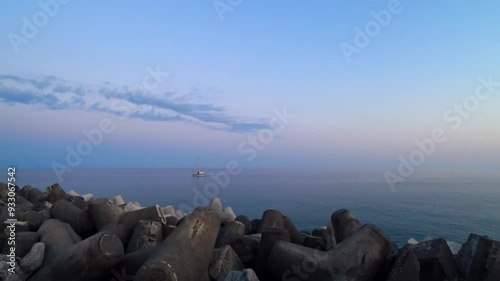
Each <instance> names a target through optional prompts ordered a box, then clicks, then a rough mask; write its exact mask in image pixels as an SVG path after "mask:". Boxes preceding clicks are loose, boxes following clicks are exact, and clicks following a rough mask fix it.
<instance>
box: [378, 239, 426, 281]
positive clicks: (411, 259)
mask: <svg viewBox="0 0 500 281" xmlns="http://www.w3.org/2000/svg"><path fill="white" fill-rule="evenodd" d="M386 280H387V281H420V263H419V262H418V260H417V257H416V256H415V253H414V252H413V251H412V250H411V247H410V246H406V247H404V248H402V249H401V250H400V251H399V255H398V257H397V258H396V261H395V262H394V264H393V266H392V269H391V272H390V273H389V276H388V278H387V279H386Z"/></svg>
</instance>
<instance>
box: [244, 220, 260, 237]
mask: <svg viewBox="0 0 500 281" xmlns="http://www.w3.org/2000/svg"><path fill="white" fill-rule="evenodd" d="M260 223H261V221H260V219H254V220H251V221H250V223H248V224H247V225H246V228H245V234H246V235H251V234H257V231H258V230H259V226H260Z"/></svg>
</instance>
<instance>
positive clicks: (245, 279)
mask: <svg viewBox="0 0 500 281" xmlns="http://www.w3.org/2000/svg"><path fill="white" fill-rule="evenodd" d="M218 281H259V278H258V277H257V274H255V272H254V271H253V270H252V269H250V268H247V269H245V270H243V271H231V272H229V273H228V274H227V275H226V276H222V277H220V278H219V280H218Z"/></svg>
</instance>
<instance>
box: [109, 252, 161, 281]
mask: <svg viewBox="0 0 500 281" xmlns="http://www.w3.org/2000/svg"><path fill="white" fill-rule="evenodd" d="M157 250H158V249H157V248H156V247H155V248H148V249H144V250H139V251H135V252H132V253H128V254H126V255H125V256H123V259H122V260H121V261H120V262H119V263H118V264H117V265H116V267H115V271H116V272H119V273H121V274H122V276H124V275H127V276H132V277H134V276H135V275H136V274H137V271H139V269H140V268H141V266H142V265H143V264H144V263H145V262H146V260H148V259H149V258H150V257H151V255H152V254H153V253H154V252H156V251H157ZM128 280H134V279H133V278H131V279H125V280H123V281H128ZM111 281H122V280H120V279H119V278H116V279H115V280H111Z"/></svg>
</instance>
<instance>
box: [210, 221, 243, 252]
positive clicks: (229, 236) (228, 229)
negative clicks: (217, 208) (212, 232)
mask: <svg viewBox="0 0 500 281" xmlns="http://www.w3.org/2000/svg"><path fill="white" fill-rule="evenodd" d="M243 235H245V226H244V225H243V224H242V223H241V222H238V221H227V222H223V223H222V224H221V228H220V230H219V235H218V236H217V241H216V242H215V248H219V247H222V246H224V245H229V244H231V243H232V242H233V241H235V240H236V239H238V238H240V237H242V236H243Z"/></svg>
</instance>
